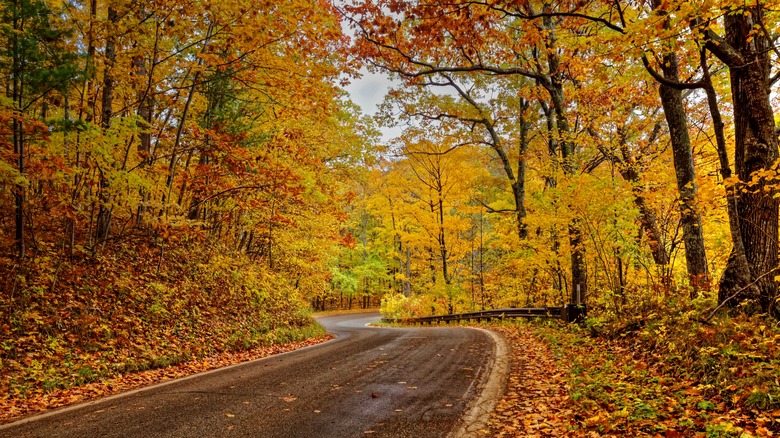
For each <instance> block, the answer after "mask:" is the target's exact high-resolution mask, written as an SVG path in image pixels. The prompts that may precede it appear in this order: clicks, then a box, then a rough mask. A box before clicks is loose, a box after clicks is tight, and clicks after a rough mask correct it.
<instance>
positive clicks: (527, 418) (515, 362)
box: [490, 325, 573, 437]
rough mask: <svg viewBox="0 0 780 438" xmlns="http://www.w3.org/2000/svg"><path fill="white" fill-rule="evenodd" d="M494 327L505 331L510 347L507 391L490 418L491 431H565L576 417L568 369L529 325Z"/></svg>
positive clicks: (531, 433)
mask: <svg viewBox="0 0 780 438" xmlns="http://www.w3.org/2000/svg"><path fill="white" fill-rule="evenodd" d="M491 329H493V330H495V331H498V332H499V333H501V334H503V335H504V338H505V339H506V341H507V344H508V345H507V346H508V347H509V349H510V351H511V354H510V357H509V360H510V374H509V381H508V386H507V391H506V394H505V395H504V397H502V398H501V400H499V401H498V403H497V404H496V408H495V411H494V412H493V414H492V415H491V418H490V427H491V429H492V435H493V436H497V437H512V436H527V437H533V436H539V437H542V436H561V435H564V434H565V433H566V431H567V430H568V428H569V426H570V424H571V422H572V418H573V413H572V411H571V400H570V398H569V394H568V391H567V387H566V384H565V382H566V375H565V370H564V369H562V368H561V367H559V366H558V364H557V363H556V361H555V357H554V356H553V354H552V352H551V351H550V349H549V347H548V346H547V345H546V344H545V343H544V342H540V340H539V339H538V338H537V337H536V336H535V335H534V334H533V332H532V331H530V330H527V327H521V326H517V325H506V326H493V327H491Z"/></svg>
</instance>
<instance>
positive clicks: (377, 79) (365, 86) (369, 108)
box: [345, 71, 401, 143]
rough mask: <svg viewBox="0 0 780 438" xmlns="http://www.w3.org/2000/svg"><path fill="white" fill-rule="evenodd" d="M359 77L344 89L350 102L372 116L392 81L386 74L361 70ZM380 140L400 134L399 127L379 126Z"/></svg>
mask: <svg viewBox="0 0 780 438" xmlns="http://www.w3.org/2000/svg"><path fill="white" fill-rule="evenodd" d="M362 73H363V76H362V77H361V78H360V79H353V80H352V83H351V84H349V85H348V86H347V87H346V88H345V89H346V91H347V92H348V93H349V96H350V98H351V99H352V102H354V103H356V104H357V105H358V106H360V109H362V110H363V114H366V115H369V116H373V115H375V114H376V113H377V111H379V104H381V103H382V101H383V100H384V98H385V95H386V94H387V92H388V91H389V90H390V87H392V86H393V81H392V80H390V78H389V77H388V76H387V75H386V74H382V73H369V72H366V71H363V72H362ZM380 131H381V132H382V141H383V142H385V143H387V142H388V141H390V140H392V139H393V138H395V137H397V136H399V135H400V134H401V129H400V128H386V127H380Z"/></svg>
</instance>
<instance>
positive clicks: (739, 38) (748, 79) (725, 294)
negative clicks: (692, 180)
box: [706, 6, 778, 314]
mask: <svg viewBox="0 0 780 438" xmlns="http://www.w3.org/2000/svg"><path fill="white" fill-rule="evenodd" d="M763 9H764V7H763V6H752V7H746V8H745V10H744V11H738V13H734V14H727V15H726V17H725V19H724V20H725V28H726V38H725V40H724V41H719V40H718V38H717V36H714V35H713V34H712V33H709V34H708V36H709V37H710V39H709V40H708V41H707V44H706V47H707V49H708V50H709V51H710V52H712V53H713V54H714V55H715V56H717V57H718V58H719V59H720V60H721V61H723V62H724V63H725V64H726V65H727V66H728V67H729V74H730V77H731V95H732V101H733V108H734V139H735V147H734V170H735V172H736V174H737V177H738V178H739V184H738V186H737V187H735V190H738V191H739V195H738V198H737V199H736V201H737V202H736V203H737V205H736V210H737V217H738V219H739V230H740V234H741V236H739V237H741V239H742V247H743V248H744V251H745V258H746V261H747V268H748V269H749V270H750V272H749V273H745V272H743V271H744V269H745V266H741V267H740V266H739V263H738V262H739V260H738V258H737V257H731V258H730V259H729V262H728V265H727V266H726V269H725V270H724V273H723V278H722V279H721V283H720V289H719V298H720V300H721V301H725V300H729V303H728V305H730V306H736V305H738V304H740V303H741V302H744V301H746V300H756V301H757V304H758V305H759V308H760V311H762V312H771V313H773V314H777V310H776V306H775V304H774V302H775V299H776V298H777V293H778V292H777V284H776V282H775V280H774V275H772V271H773V270H775V269H776V268H777V264H778V199H776V198H774V197H773V194H774V193H775V192H776V190H775V189H773V188H772V187H771V186H770V185H771V181H768V180H767V179H766V178H759V179H758V181H757V183H756V184H754V185H751V186H748V185H747V183H748V182H750V181H751V179H752V178H753V175H754V173H756V172H759V171H765V170H771V169H772V167H773V165H774V164H775V162H776V161H777V158H778V144H777V137H776V134H775V124H774V112H773V110H772V106H771V104H770V101H769V97H770V92H771V84H770V80H769V73H770V67H769V53H770V49H769V47H770V44H771V42H770V41H769V40H767V38H766V37H765V35H764V34H763V33H761V32H756V31H755V29H756V28H760V27H762V26H763V24H762V20H763V12H764V11H763ZM746 274H747V275H749V278H750V279H751V284H753V285H755V286H756V288H755V289H754V290H753V291H752V293H751V290H750V289H749V288H745V286H741V285H740V284H739V283H738V282H736V281H732V280H731V279H732V278H738V277H742V276H745V275H746ZM755 294H758V296H755Z"/></svg>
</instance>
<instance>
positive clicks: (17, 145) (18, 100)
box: [11, 1, 25, 260]
mask: <svg viewBox="0 0 780 438" xmlns="http://www.w3.org/2000/svg"><path fill="white" fill-rule="evenodd" d="M20 3H21V2H19V1H14V3H13V7H12V10H11V13H12V14H13V29H14V33H13V38H12V39H11V45H12V46H11V51H12V53H13V72H12V75H13V81H12V84H11V87H12V89H11V95H12V96H11V97H12V99H13V105H14V106H15V107H16V108H15V112H16V113H17V117H14V119H13V142H14V154H15V155H16V160H17V161H16V165H17V169H18V170H19V175H21V176H23V175H24V171H25V169H24V154H25V150H24V149H25V148H24V126H22V118H21V112H22V108H24V102H23V97H24V83H23V82H22V73H23V71H22V70H23V68H24V62H23V59H22V56H23V55H22V47H21V45H20V43H19V33H21V32H23V30H24V29H23V23H24V21H23V20H22V19H21V18H20V15H21V11H20V9H21V8H22V5H21V4H20ZM24 202H25V186H24V184H21V183H20V184H17V185H16V187H15V189H14V223H15V235H14V238H15V240H16V256H17V257H18V258H19V259H20V260H21V259H23V258H24V253H25V245H24Z"/></svg>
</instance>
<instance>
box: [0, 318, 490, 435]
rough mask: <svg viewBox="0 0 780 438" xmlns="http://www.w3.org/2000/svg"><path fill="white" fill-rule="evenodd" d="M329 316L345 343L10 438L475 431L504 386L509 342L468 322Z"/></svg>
mask: <svg viewBox="0 0 780 438" xmlns="http://www.w3.org/2000/svg"><path fill="white" fill-rule="evenodd" d="M378 320H379V314H376V313H373V314H365V313H364V314H350V315H340V316H331V317H323V318H320V319H319V321H320V323H321V324H322V325H323V326H325V328H326V329H327V330H328V331H329V332H330V333H333V334H335V335H336V336H337V337H336V339H334V340H332V341H330V342H327V343H324V344H320V345H316V346H313V347H307V348H304V349H301V350H297V351H293V352H290V353H285V354H280V355H276V356H271V357H268V358H265V359H260V360H255V361H252V362H247V363H243V364H239V365H235V366H231V367H227V368H222V369H219V370H214V371H210V372H206V373H201V374H197V375H194V376H191V377H187V378H184V379H178V380H174V381H170V382H166V383H163V384H158V385H154V386H151V387H147V388H143V389H141V390H136V391H130V392H127V393H123V394H119V395H116V396H112V397H107V398H104V399H100V400H96V401H93V402H89V403H84V404H80V405H76V406H72V407H67V408H62V409H58V410H55V411H52V412H50V413H46V414H43V415H38V416H35V417H30V418H27V419H23V420H21V421H18V422H16V423H11V424H7V425H5V426H0V437H204V436H209V437H217V436H231V437H233V436H241V437H244V436H252V437H285V438H286V437H334V438H335V437H338V438H342V437H367V436H368V437H377V436H379V437H448V436H449V437H465V436H469V435H472V434H473V433H474V432H475V429H479V428H482V427H484V421H485V420H486V415H487V413H488V412H489V411H490V410H491V408H492V403H493V402H494V400H495V398H496V397H497V396H498V395H499V392H500V390H501V386H502V384H503V380H502V379H503V377H501V375H502V365H501V361H498V362H497V361H496V357H497V356H498V357H499V358H500V357H501V356H502V352H501V349H502V348H503V344H502V342H501V341H500V339H499V338H497V337H496V336H495V335H493V334H491V333H490V332H487V331H483V330H474V329H463V328H376V327H367V324H368V323H371V322H375V321H378Z"/></svg>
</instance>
